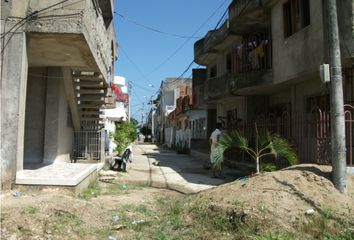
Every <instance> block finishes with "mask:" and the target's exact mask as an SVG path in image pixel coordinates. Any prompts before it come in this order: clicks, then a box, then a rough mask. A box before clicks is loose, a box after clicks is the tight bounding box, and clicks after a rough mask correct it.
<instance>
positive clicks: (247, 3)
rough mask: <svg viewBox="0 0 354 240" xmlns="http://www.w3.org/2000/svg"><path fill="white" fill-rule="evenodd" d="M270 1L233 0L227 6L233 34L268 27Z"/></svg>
mask: <svg viewBox="0 0 354 240" xmlns="http://www.w3.org/2000/svg"><path fill="white" fill-rule="evenodd" d="M271 2H272V0H234V1H233V2H232V3H231V4H230V6H229V19H230V29H232V30H233V31H234V32H235V33H243V32H245V31H249V30H250V29H252V30H257V31H260V30H265V29H269V27H270V20H271V19H270V5H271Z"/></svg>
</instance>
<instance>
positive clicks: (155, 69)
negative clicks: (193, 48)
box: [147, 0, 229, 76]
mask: <svg viewBox="0 0 354 240" xmlns="http://www.w3.org/2000/svg"><path fill="white" fill-rule="evenodd" d="M227 1H229V0H225V1H223V2H222V3H221V4H220V5H219V6H218V8H217V9H216V10H215V11H214V12H213V13H212V14H211V15H210V16H209V17H208V18H207V19H206V20H205V21H204V22H203V23H202V24H201V25H200V26H199V27H198V28H197V30H196V31H194V33H193V34H192V36H195V35H196V34H197V33H198V32H199V31H200V30H201V29H202V28H203V27H204V26H205V24H207V23H208V22H209V20H210V19H211V18H212V17H213V16H214V15H215V14H216V13H217V12H218V11H219V10H220V9H221V8H222V7H223V6H224V4H225V3H226V2H227ZM190 40H191V38H189V39H186V40H185V41H184V42H183V43H182V44H181V45H180V46H179V47H178V48H177V49H176V50H175V51H174V52H173V53H172V54H171V55H170V56H168V57H167V58H166V59H165V60H164V61H163V62H161V63H160V64H159V65H158V66H157V67H155V68H154V69H153V70H151V71H150V72H149V73H148V74H147V76H150V75H151V74H152V73H154V72H156V71H157V70H159V69H160V68H161V67H162V66H163V65H165V64H166V63H167V62H168V61H169V60H170V59H171V58H173V57H174V56H175V55H176V54H177V53H178V52H179V51H180V50H181V49H182V48H183V47H184V46H185V45H186V44H187V43H188V42H189V41H190Z"/></svg>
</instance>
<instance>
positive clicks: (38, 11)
mask: <svg viewBox="0 0 354 240" xmlns="http://www.w3.org/2000/svg"><path fill="white" fill-rule="evenodd" d="M67 1H69V0H63V1H60V2H58V3H55V4H53V5H50V6H48V7H45V8H42V9H41V10H37V11H34V12H32V13H31V14H29V15H27V16H26V17H25V18H23V19H22V20H21V21H19V22H18V23H16V24H15V25H14V26H12V28H11V29H9V31H7V32H6V33H4V35H3V36H2V37H1V38H4V37H5V36H6V35H7V34H8V33H10V32H11V31H12V29H14V28H15V27H16V26H18V25H19V24H21V23H22V22H24V21H27V20H28V19H30V18H32V17H34V16H35V15H38V13H40V12H44V11H46V10H48V9H50V8H53V7H55V6H58V5H59V4H62V3H65V2H67Z"/></svg>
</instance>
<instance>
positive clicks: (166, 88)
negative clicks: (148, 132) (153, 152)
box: [151, 78, 192, 146]
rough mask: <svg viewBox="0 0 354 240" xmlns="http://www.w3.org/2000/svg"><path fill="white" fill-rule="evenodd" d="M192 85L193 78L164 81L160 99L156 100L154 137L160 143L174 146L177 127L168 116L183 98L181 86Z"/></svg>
mask: <svg viewBox="0 0 354 240" xmlns="http://www.w3.org/2000/svg"><path fill="white" fill-rule="evenodd" d="M191 83H192V79H191V78H166V79H165V80H164V81H162V83H161V86H160V92H159V94H158V97H157V98H156V99H155V100H154V104H155V107H156V111H155V114H154V118H155V119H156V120H155V121H154V123H155V122H156V127H154V137H155V138H156V139H157V140H158V141H159V142H160V143H165V144H167V145H168V146H171V145H172V144H174V142H175V125H174V124H173V122H171V121H170V120H169V118H168V115H169V114H170V113H171V112H173V111H174V110H175V109H176V100H177V99H178V98H179V97H180V96H181V92H180V89H181V86H182V85H185V86H187V85H188V86H190V85H191ZM151 116H152V114H151Z"/></svg>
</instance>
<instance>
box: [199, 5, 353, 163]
mask: <svg viewBox="0 0 354 240" xmlns="http://www.w3.org/2000/svg"><path fill="white" fill-rule="evenodd" d="M337 5H338V6H337V8H338V16H339V19H338V20H339V30H340V31H339V33H340V36H339V39H340V43H341V55H342V67H343V84H344V100H345V103H346V104H352V102H353V100H354V98H353V87H354V86H353V62H354V61H353V59H354V58H353V57H354V32H353V29H354V14H353V11H352V10H353V8H354V1H337ZM326 9H327V6H326V2H325V1H320V0H313V1H309V0H262V1H258V0H257V1H256V0H234V1H233V2H232V3H231V4H230V6H229V7H228V11H229V18H228V20H227V21H225V22H224V24H223V25H222V26H221V27H220V28H218V29H217V30H213V31H209V32H208V33H207V34H206V36H205V37H204V38H203V39H201V40H199V41H197V42H196V43H195V45H194V56H195V61H196V62H197V63H198V64H200V65H204V66H206V68H207V77H206V80H205V82H204V87H205V92H204V95H205V98H204V100H205V103H206V104H207V108H208V109H211V110H209V111H208V118H209V117H210V118H214V121H221V122H223V123H224V125H225V127H226V128H229V129H239V128H241V127H243V128H244V127H245V126H246V125H247V124H249V125H253V128H254V122H255V121H257V120H258V121H261V120H259V119H260V118H262V119H263V120H262V121H263V123H264V122H267V124H268V127H271V128H272V130H274V131H276V132H278V133H280V134H282V135H283V136H285V137H287V138H288V139H289V140H290V141H291V142H292V144H293V145H294V147H295V149H296V150H297V151H298V153H299V157H300V161H308V162H323V161H327V160H325V159H326V158H328V156H329V155H330V154H328V151H324V150H325V149H330V148H329V141H330V134H329V132H330V129H329V126H330V125H329V118H328V116H327V115H326V114H324V112H328V111H329V110H330V106H329V85H328V83H325V82H323V81H321V77H320V73H321V72H320V65H322V64H324V63H329V56H328V30H327V29H328V28H327V26H328V18H327V12H326ZM213 109H215V110H213ZM213 111H215V112H216V113H215V115H213V114H214V113H213ZM350 114H352V111H351V112H347V114H346V116H347V125H348V124H352V118H350V116H349V115H350ZM320 117H321V118H326V119H327V120H326V121H320V120H319V118H320ZM309 118H312V119H315V120H316V121H315V123H314V122H310V121H309ZM321 124H323V125H321ZM320 125H321V127H320V128H321V129H322V130H321V131H319V130H318V129H319V128H318V129H317V130H316V126H320ZM348 129H349V128H348ZM348 129H347V133H348V134H347V135H348V136H352V134H349V132H348V131H349V130H348ZM209 131H210V129H209ZM321 149H322V150H321ZM347 152H348V163H349V164H353V162H352V160H350V159H352V157H353V146H351V145H350V143H349V141H348V143H347ZM325 155H326V156H325Z"/></svg>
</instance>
